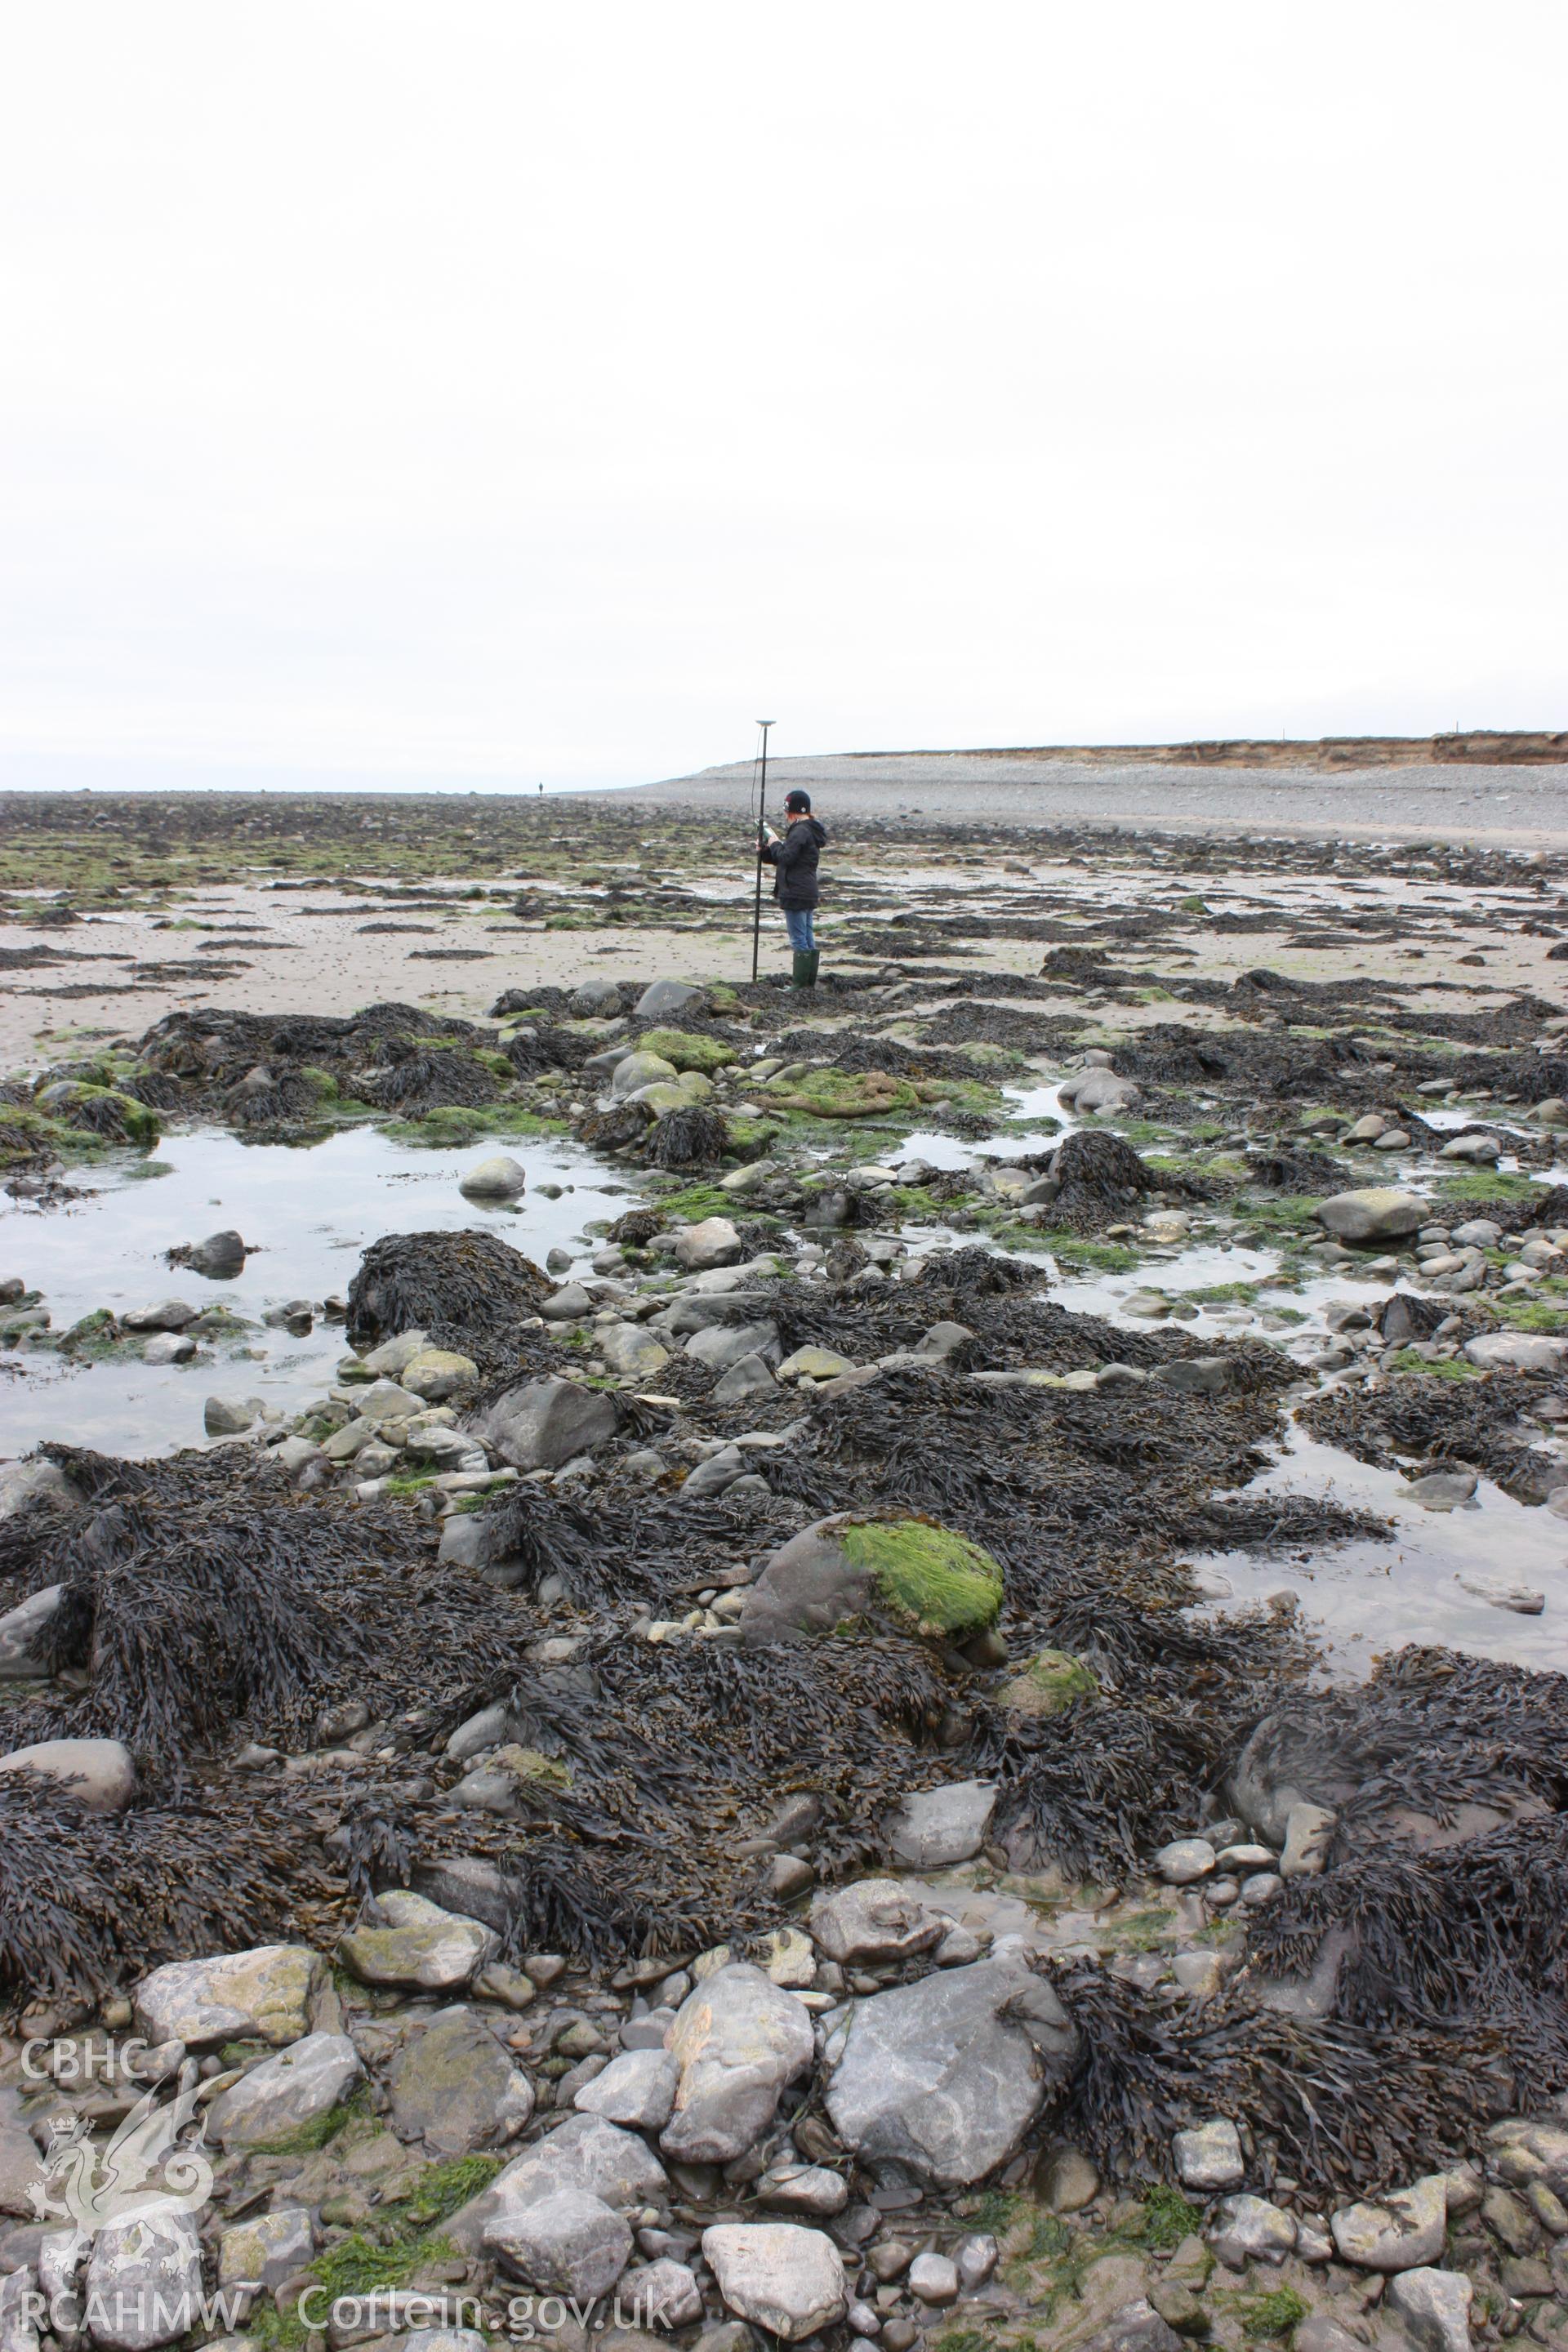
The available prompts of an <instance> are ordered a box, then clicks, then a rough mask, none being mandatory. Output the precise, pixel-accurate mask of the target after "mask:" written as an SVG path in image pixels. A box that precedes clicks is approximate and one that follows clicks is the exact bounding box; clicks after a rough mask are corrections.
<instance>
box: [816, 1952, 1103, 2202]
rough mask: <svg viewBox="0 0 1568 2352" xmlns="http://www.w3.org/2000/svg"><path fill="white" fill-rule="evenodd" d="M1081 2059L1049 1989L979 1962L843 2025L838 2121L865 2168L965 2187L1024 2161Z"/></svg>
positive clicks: (886, 1996)
mask: <svg viewBox="0 0 1568 2352" xmlns="http://www.w3.org/2000/svg"><path fill="white" fill-rule="evenodd" d="M1077 2052H1078V2036H1077V2033H1076V2032H1075V2030H1074V2028H1073V2026H1072V2024H1071V2023H1070V2021H1069V2020H1068V2016H1067V2013H1066V2011H1064V2010H1063V2008H1062V2006H1061V2003H1060V2002H1059V2001H1058V1999H1057V1996H1056V1994H1055V1993H1054V1992H1053V1991H1052V1990H1051V1988H1050V1987H1049V1985H1047V1984H1046V1983H1045V1982H1044V1981H1043V1980H1042V1979H1040V1978H1038V1977H1037V1976H1035V1975H1033V1974H1032V1973H1031V1972H1030V1970H1029V1969H1026V1968H1025V1967H1024V1966H1023V1965H1022V1964H1021V1963H1020V1962H1018V1961H1016V1960H1007V1959H1004V1960H980V1961H977V1962H975V1963H974V1964H973V1966H972V1967H969V1968H957V1969H943V1970H940V1971H938V1972H936V1973H934V1974H933V1975H931V1976H929V1977H925V1978H922V1979H921V1981H920V1982H919V1983H918V1984H913V1985H903V1986H899V1987H897V1988H895V1989H894V1990H892V1991H890V1992H884V1993H878V1994H875V1995H874V1996H873V1997H872V1998H871V1999H870V2000H862V2001H860V2002H859V2003H858V2005H857V2006H856V2007H855V2008H854V2010H853V2011H851V2012H850V2014H849V2015H848V2017H847V2018H843V2019H841V2020H840V2021H837V2022H836V2024H835V2026H834V2030H833V2032H831V2033H830V2035H829V2037H828V2041H827V2046H826V2064H827V2067H828V2070H829V2072H828V2081H827V2090H826V2105H827V2112H828V2115H829V2116H830V2117H831V2119H832V2123H833V2127H834V2129H835V2131H836V2132H837V2135H838V2137H839V2138H840V2139H841V2140H842V2141H843V2143H844V2145H845V2147H847V2148H850V2149H852V2150H853V2151H854V2153H855V2154H856V2155H857V2156H858V2158H860V2160H861V2162H862V2163H865V2164H869V2165H879V2164H900V2165H902V2166H904V2167H905V2168H907V2169H908V2170H909V2171H910V2172H913V2173H915V2174H917V2175H918V2176H919V2177H920V2178H921V2179H925V2180H929V2181H931V2182H934V2183H935V2184H936V2185H937V2186H938V2187H940V2188H943V2189H959V2188H964V2187H967V2186H968V2185H969V2183H970V2182H972V2181H975V2180H980V2179H984V2176H985V2174H987V2173H988V2172H991V2171H993V2170H994V2168H995V2167H996V2166H997V2165H999V2164H1003V2163H1005V2161H1006V2160H1007V2158H1009V2157H1010V2156H1012V2155H1013V2154H1014V2152H1015V2150H1016V2148H1017V2147H1018V2145H1019V2142H1020V2141H1021V2140H1022V2138H1023V2137H1024V2134H1025V2133H1026V2131H1027V2129H1028V2127H1029V2126H1030V2124H1031V2123H1032V2122H1033V2121H1034V2118H1035V2116H1036V2115H1037V2113H1038V2111H1039V2108H1040V2106H1041V2104H1042V2102H1043V2101H1044V2099H1045V2096H1046V2093H1047V2086H1059V2085H1061V2084H1065V2082H1066V2080H1067V2078H1068V2074H1069V2073H1070V2071H1071V2068H1072V2065H1073V2063H1074V2060H1075V2058H1076V2055H1077Z"/></svg>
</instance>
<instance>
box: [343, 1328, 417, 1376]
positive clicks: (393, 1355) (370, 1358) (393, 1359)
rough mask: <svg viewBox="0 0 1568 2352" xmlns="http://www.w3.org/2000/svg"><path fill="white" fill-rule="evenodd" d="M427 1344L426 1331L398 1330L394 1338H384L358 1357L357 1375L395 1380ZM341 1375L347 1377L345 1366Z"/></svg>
mask: <svg viewBox="0 0 1568 2352" xmlns="http://www.w3.org/2000/svg"><path fill="white" fill-rule="evenodd" d="M429 1345H430V1335H429V1333H428V1332H427V1331H400V1332H399V1333H398V1335H397V1337H396V1338H395V1339H384V1340H383V1341H382V1342H381V1345H380V1346H379V1347H378V1348H373V1349H371V1350H370V1353H369V1354H368V1355H366V1356H362V1357H361V1358H360V1360H359V1376H361V1377H363V1375H365V1374H368V1375H369V1377H370V1378H371V1379H372V1380H373V1381H383V1380H384V1381H395V1380H396V1378H397V1376H398V1374H399V1373H400V1372H401V1371H402V1370H403V1369H404V1366H405V1364H411V1363H412V1362H413V1361H414V1359H415V1357H416V1356H419V1355H423V1353H424V1352H425V1349H426V1348H427V1347H428V1346H429ZM342 1377H343V1378H344V1379H347V1378H348V1377H349V1373H348V1368H347V1367H346V1366H345V1367H344V1370H343V1374H342Z"/></svg>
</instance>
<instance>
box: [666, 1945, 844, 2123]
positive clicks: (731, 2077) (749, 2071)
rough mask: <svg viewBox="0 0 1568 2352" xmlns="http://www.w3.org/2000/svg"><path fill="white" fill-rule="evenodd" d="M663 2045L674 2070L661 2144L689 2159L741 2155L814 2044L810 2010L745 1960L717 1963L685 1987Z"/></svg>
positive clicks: (802, 2069) (804, 2064)
mask: <svg viewBox="0 0 1568 2352" xmlns="http://www.w3.org/2000/svg"><path fill="white" fill-rule="evenodd" d="M666 2045H667V2047H668V2052H669V2054H670V2056H671V2057H673V2058H674V2060H675V2062H676V2063H677V2065H678V2066H679V2070H680V2074H679V2083H678V2084H677V2086H676V2093H675V2106H674V2112H673V2114H672V2115H671V2116H670V2120H669V2122H668V2125H667V2126H665V2129H664V2132H663V2134H662V2136H661V2138H660V2141H659V2145H660V2147H662V2148H663V2149H664V2151H665V2153H666V2155H667V2156H671V2157H676V2158H679V2159H680V2160H681V2161H682V2162H684V2163H688V2164H695V2163H703V2164H726V2163H729V2162H730V2161H731V2159H732V2158H735V2157H738V2156H743V2155H744V2154H745V2152H746V2150H747V2149H748V2148H750V2147H752V2146H753V2145H754V2143H755V2142H756V2141H757V2140H758V2139H760V2138H761V2137H762V2135H763V2132H764V2131H765V2130H766V2129H767V2127H768V2126H769V2124H770V2123H772V2121H773V2115H774V2113H775V2111H776V2109H777V2106H778V2103H779V2099H780V2097H781V2095H782V2094H783V2091H784V2084H786V2083H789V2082H793V2081H794V2079H795V2076H796V2075H797V2074H804V2073H805V2070H806V2069H807V2067H808V2066H809V2065H810V2064H811V2062H812V2058H813V2055H814V2051H815V2041H814V2036H813V2033H812V2026H811V2014H810V2011H808V2010H807V2009H805V2006H804V2005H803V2004H802V2003H801V2002H800V2001H799V2000H796V1998H795V1995H794V1993H792V1992H786V1991H785V1990H784V1988H783V1987H782V1986H780V1985H776V1984H774V1983H773V1980H772V1979H771V1978H769V1977H767V1976H765V1975H764V1974H763V1970H762V1969H757V1968H753V1967H752V1965H751V1964H750V1962H749V1961H733V1962H731V1964H730V1966H728V1967H727V1968H721V1969H715V1970H714V1971H713V1973H712V1974H711V1975H710V1976H708V1977H705V1978H704V1979H702V1981H701V1982H700V1984H698V1985H697V1986H695V1987H694V1988H693V1990H691V1991H690V1992H689V1993H688V1995H687V1997H686V1999H685V2000H683V2001H682V2002H681V2004H680V2007H679V2010H678V2011H677V2012H676V2016H675V2021H674V2023H673V2024H672V2025H671V2027H670V2028H669V2031H668V2034H667V2036H666Z"/></svg>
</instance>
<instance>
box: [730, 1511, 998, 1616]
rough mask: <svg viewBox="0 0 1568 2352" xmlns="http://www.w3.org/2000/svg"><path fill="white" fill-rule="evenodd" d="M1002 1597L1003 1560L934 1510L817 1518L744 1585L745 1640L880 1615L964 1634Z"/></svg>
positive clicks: (994, 1608)
mask: <svg viewBox="0 0 1568 2352" xmlns="http://www.w3.org/2000/svg"><path fill="white" fill-rule="evenodd" d="M1001 1606H1002V1570H1001V1569H1000V1568H999V1567H998V1565H997V1563H996V1562H995V1560H994V1559H992V1557H991V1555H990V1553H989V1552H986V1551H983V1550H982V1549H981V1548H980V1546H979V1545H978V1544H976V1543H972V1542H971V1541H970V1539H969V1538H968V1537H967V1536H961V1535H956V1534H954V1533H953V1531H952V1529H951V1528H942V1527H938V1526H937V1525H936V1524H935V1523H934V1521H932V1520H930V1519H913V1518H910V1519H856V1518H851V1517H835V1518H829V1519H819V1520H818V1521H817V1522H816V1525H815V1526H814V1527H809V1528H803V1529H802V1531H801V1533H800V1534H799V1535H797V1536H793V1537H792V1538H790V1540H789V1542H788V1543H786V1544H784V1545H783V1546H782V1547H781V1548H780V1549H779V1550H777V1551H776V1552H774V1554H773V1558H772V1559H770V1561H769V1562H768V1565H767V1567H766V1568H765V1569H764V1570H763V1573H762V1575H761V1576H760V1577H759V1578H758V1580H757V1581H756V1583H755V1584H754V1585H752V1588H751V1590H750V1591H749V1592H748V1593H747V1595H746V1606H745V1609H744V1611H743V1612H742V1617H741V1620H740V1623H741V1630H742V1634H743V1636H744V1638H745V1640H746V1641H747V1642H758V1643H760V1642H782V1641H794V1640H798V1639H800V1638H801V1637H802V1636H803V1635H805V1634H808V1633H831V1632H832V1630H833V1629H834V1627H835V1626H837V1625H841V1624H843V1623H844V1622H846V1621H847V1620H848V1619H852V1618H856V1617H860V1616H865V1615H868V1614H870V1615H877V1616H881V1617H885V1618H889V1619H890V1620H891V1621H892V1622H894V1623H895V1624H897V1625H899V1626H900V1627H901V1628H902V1629H903V1630H904V1631H905V1632H906V1633H918V1634H921V1635H923V1636H925V1637H926V1638H927V1639H942V1640H944V1641H957V1642H963V1641H967V1640H969V1639H970V1638H972V1637H973V1635H975V1634H977V1633H982V1632H983V1631H984V1628H985V1627H986V1626H988V1625H990V1624H991V1623H992V1622H994V1619H995V1617H996V1614H997V1612H998V1611H999V1610H1000V1608H1001Z"/></svg>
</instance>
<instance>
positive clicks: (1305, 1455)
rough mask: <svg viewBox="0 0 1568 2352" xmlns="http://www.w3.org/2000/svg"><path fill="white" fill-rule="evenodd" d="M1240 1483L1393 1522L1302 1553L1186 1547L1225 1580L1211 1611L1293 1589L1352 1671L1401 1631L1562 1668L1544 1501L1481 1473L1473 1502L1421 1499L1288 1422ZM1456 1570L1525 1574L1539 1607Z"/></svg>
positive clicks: (1403, 1635) (1565, 1535)
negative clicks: (1437, 1503)
mask: <svg viewBox="0 0 1568 2352" xmlns="http://www.w3.org/2000/svg"><path fill="white" fill-rule="evenodd" d="M1243 1491H1244V1492H1245V1493H1246V1494H1247V1496H1249V1497H1251V1498H1256V1497H1257V1496H1260V1495H1271V1494H1272V1495H1313V1496H1321V1497H1322V1498H1324V1499H1326V1500H1328V1501H1330V1502H1335V1503H1340V1504H1342V1505H1343V1506H1344V1507H1346V1508H1347V1509H1351V1510H1366V1511H1375V1512H1376V1513H1378V1514H1379V1516H1380V1517H1384V1518H1388V1519H1392V1520H1393V1521H1394V1533H1393V1535H1392V1536H1391V1537H1389V1538H1386V1539H1383V1538H1374V1539H1373V1540H1370V1541H1364V1542H1355V1543H1348V1544H1338V1545H1331V1546H1329V1547H1328V1548H1326V1549H1324V1550H1323V1551H1321V1552H1314V1553H1310V1554H1308V1555H1305V1556H1302V1555H1299V1554H1295V1553H1288V1554H1285V1555H1283V1556H1279V1555H1277V1556H1276V1557H1275V1558H1274V1559H1254V1558H1253V1557H1252V1556H1251V1555H1250V1554H1249V1553H1247V1552H1242V1551H1227V1552H1205V1553H1204V1554H1203V1555H1202V1556H1201V1558H1198V1557H1194V1566H1195V1567H1197V1568H1199V1569H1200V1570H1201V1571H1202V1572H1203V1574H1204V1576H1205V1580H1206V1579H1207V1578H1209V1577H1211V1576H1213V1575H1215V1573H1216V1572H1217V1574H1218V1575H1220V1576H1222V1577H1223V1578H1224V1579H1225V1580H1226V1583H1227V1584H1228V1585H1229V1586H1230V1588H1231V1591H1232V1594H1233V1596H1234V1597H1233V1598H1232V1599H1230V1600H1217V1601H1215V1602H1214V1603H1213V1604H1212V1606H1213V1607H1214V1608H1215V1610H1216V1611H1224V1610H1227V1609H1234V1608H1235V1607H1236V1605H1237V1602H1239V1601H1263V1600H1266V1599H1267V1598H1268V1595H1269V1594H1270V1593H1272V1592H1280V1591H1292V1592H1294V1593H1296V1594H1297V1596H1298V1598H1299V1599H1300V1604H1301V1613H1302V1616H1303V1618H1304V1619H1305V1620H1306V1621H1307V1622H1308V1623H1309V1625H1310V1627H1311V1629H1312V1630H1313V1631H1314V1632H1315V1633H1317V1634H1318V1635H1319V1636H1320V1638H1321V1640H1322V1642H1323V1643H1324V1646H1325V1648H1326V1650H1327V1652H1328V1655H1329V1661H1330V1670H1331V1673H1333V1674H1336V1675H1340V1676H1342V1677H1350V1678H1352V1679H1355V1680H1358V1681H1359V1680H1360V1679H1361V1678H1362V1677H1363V1675H1368V1674H1370V1673H1371V1671H1372V1666H1373V1659H1374V1658H1375V1657H1376V1656H1377V1655H1378V1654H1380V1653H1382V1652H1384V1651H1389V1650H1397V1649H1399V1648H1401V1647H1403V1646H1404V1644H1405V1643H1410V1642H1432V1643H1442V1644H1443V1645H1444V1646H1446V1647H1447V1648H1449V1649H1455V1650H1468V1651H1469V1652H1471V1653H1472V1654H1474V1655H1476V1656H1478V1657H1483V1658H1504V1659H1509V1660H1511V1661H1512V1662H1513V1663H1514V1664H1517V1665H1521V1666H1534V1667H1552V1668H1554V1669H1556V1671H1557V1672H1559V1673H1563V1672H1564V1671H1568V1522H1565V1521H1564V1520H1563V1519H1560V1518H1559V1517H1557V1516H1556V1514H1555V1513H1554V1512H1552V1511H1548V1510H1546V1509H1545V1508H1543V1507H1539V1506H1537V1507H1534V1508H1531V1507H1527V1506H1526V1505H1524V1504H1523V1503H1516V1502H1515V1501H1514V1499H1513V1497H1512V1496H1510V1495H1505V1494H1504V1493H1503V1492H1502V1490H1501V1488H1500V1487H1499V1486H1492V1485H1491V1483H1490V1482H1489V1480H1487V1479H1485V1478H1483V1479H1482V1480H1481V1482H1480V1485H1479V1486H1478V1487H1477V1489H1476V1506H1475V1507H1469V1508H1461V1509H1458V1510H1455V1511H1426V1510H1423V1509H1422V1507H1421V1506H1420V1504H1419V1503H1416V1502H1413V1501H1412V1500H1411V1497H1410V1493H1409V1489H1408V1488H1407V1486H1405V1481H1404V1479H1403V1478H1402V1477H1401V1476H1400V1475H1399V1474H1398V1473H1397V1472H1396V1471H1393V1470H1382V1469H1378V1468H1376V1467H1375V1466H1373V1465H1371V1464H1369V1463H1365V1462H1358V1461H1357V1460H1356V1459H1355V1457H1354V1455H1353V1454H1345V1453H1342V1451H1341V1450H1340V1449H1339V1447H1337V1446H1333V1445H1321V1444H1318V1442H1317V1441H1316V1439H1314V1438H1311V1437H1309V1436H1308V1435H1307V1433H1306V1432H1305V1431H1304V1430H1302V1429H1300V1427H1298V1426H1296V1425H1294V1424H1292V1426H1291V1429H1290V1433H1289V1440H1288V1442H1287V1444H1286V1448H1285V1451H1284V1454H1283V1456H1282V1458H1281V1459H1280V1460H1279V1462H1278V1463H1277V1464H1276V1465H1274V1467H1273V1468H1271V1469H1269V1470H1267V1471H1265V1472H1264V1473H1263V1474H1262V1475H1261V1476H1259V1477H1257V1478H1255V1479H1254V1480H1253V1481H1252V1483H1251V1484H1250V1486H1247V1487H1246V1488H1245V1489H1244V1490H1243ZM1460 1576H1473V1577H1481V1576H1488V1577H1494V1578H1503V1579H1506V1580H1507V1581H1508V1582H1510V1583H1513V1584H1525V1585H1530V1586H1531V1587H1533V1589H1534V1590H1535V1591H1537V1592H1543V1593H1544V1594H1545V1596H1546V1608H1545V1612H1544V1613H1543V1614H1542V1616H1539V1617H1520V1616H1516V1615H1515V1614H1514V1612H1512V1611H1511V1610H1509V1609H1499V1608H1495V1607H1494V1606H1493V1605H1492V1604H1491V1603H1490V1602H1489V1601H1482V1600H1479V1598H1478V1597H1477V1596H1476V1595H1475V1594H1474V1593H1470V1592H1467V1591H1465V1590H1464V1588H1463V1586H1462V1585H1461V1584H1459V1583H1458V1578H1459V1577H1460Z"/></svg>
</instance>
